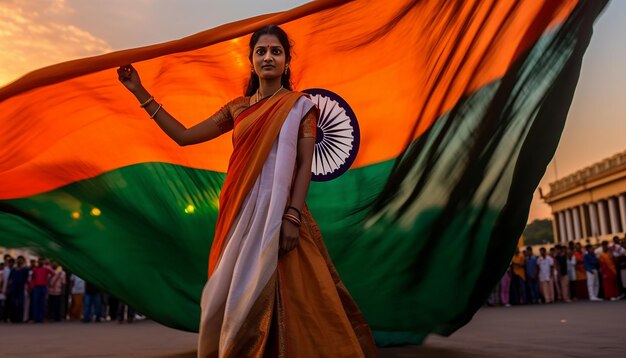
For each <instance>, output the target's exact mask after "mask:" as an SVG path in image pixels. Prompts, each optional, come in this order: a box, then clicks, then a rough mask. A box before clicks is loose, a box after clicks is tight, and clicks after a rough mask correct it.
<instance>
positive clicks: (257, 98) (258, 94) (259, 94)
mask: <svg viewBox="0 0 626 358" xmlns="http://www.w3.org/2000/svg"><path fill="white" fill-rule="evenodd" d="M281 89H283V86H280V88H279V89H277V90H276V92H274V93H272V95H271V96H270V98H269V99H272V97H274V95H275V94H276V93H278V91H280V90H281ZM262 99H265V98H261V92H259V90H258V89H257V90H256V102H255V103H259V101H261V100H262Z"/></svg>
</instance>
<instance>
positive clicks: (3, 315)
mask: <svg viewBox="0 0 626 358" xmlns="http://www.w3.org/2000/svg"><path fill="white" fill-rule="evenodd" d="M13 266H15V259H14V258H13V257H11V255H4V269H3V270H2V272H1V274H2V281H3V284H2V286H0V292H2V294H3V295H4V306H3V307H2V308H0V322H8V321H9V318H10V313H9V311H10V309H11V305H10V304H9V276H10V275H11V270H12V269H13Z"/></svg>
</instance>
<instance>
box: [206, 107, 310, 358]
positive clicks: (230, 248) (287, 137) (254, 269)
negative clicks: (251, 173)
mask: <svg viewBox="0 0 626 358" xmlns="http://www.w3.org/2000/svg"><path fill="white" fill-rule="evenodd" d="M311 107H313V103H312V102H311V101H310V100H309V99H307V98H306V97H301V98H300V99H298V101H297V102H296V103H295V105H294V106H293V108H292V109H291V111H290V112H289V114H288V115H287V118H286V119H285V122H284V124H283V126H282V128H281V131H280V134H279V135H278V139H277V140H276V142H275V143H274V145H273V146H272V150H271V151H270V154H269V156H268V158H267V160H266V161H265V163H264V165H263V168H262V169H261V173H260V174H259V177H258V178H257V180H256V182H255V184H254V186H253V187H252V189H251V190H250V192H249V193H248V195H247V196H246V198H245V200H244V202H243V204H242V207H241V209H240V211H239V214H238V216H237V219H236V220H235V223H234V224H233V226H232V227H231V228H230V230H229V233H228V237H227V244H226V246H225V248H224V251H223V253H222V256H221V257H220V259H219V262H218V264H217V267H216V269H215V271H214V272H213V275H212V276H211V277H210V279H209V280H208V281H207V283H206V285H205V286H204V290H203V292H202V300H201V318H200V334H199V337H198V357H206V356H208V355H209V354H214V353H215V351H218V352H219V353H220V354H219V356H220V357H222V354H223V353H222V352H224V351H225V350H226V348H227V347H229V346H230V345H231V344H232V341H233V339H234V337H235V336H236V335H237V332H238V331H239V329H240V328H241V325H242V323H243V321H244V319H245V318H246V316H247V315H248V312H249V311H250V308H251V307H252V305H253V304H254V303H255V301H256V299H257V298H258V297H259V294H260V293H261V291H262V290H263V288H264V287H265V286H266V284H267V283H268V282H269V279H270V278H271V277H272V275H273V274H274V272H275V271H276V267H277V264H278V249H279V246H278V245H279V236H280V226H281V223H282V216H283V214H284V211H285V206H286V205H287V200H288V198H289V193H290V190H291V181H292V179H293V173H294V168H295V162H296V153H297V144H298V130H299V127H300V121H301V120H302V118H303V117H304V115H305V114H306V113H307V112H308V111H309V110H310V109H311Z"/></svg>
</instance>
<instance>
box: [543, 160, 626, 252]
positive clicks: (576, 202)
mask: <svg viewBox="0 0 626 358" xmlns="http://www.w3.org/2000/svg"><path fill="white" fill-rule="evenodd" d="M543 200H544V201H545V202H546V203H547V204H548V205H550V207H551V209H552V216H553V219H552V225H553V229H554V235H555V241H556V242H558V243H567V242H569V241H578V240H589V241H590V242H591V243H599V242H601V241H602V240H610V239H611V238H612V237H613V236H615V235H618V236H620V237H623V235H624V233H625V232H626V151H624V152H622V153H619V154H616V155H614V156H612V157H610V158H607V159H604V160H603V161H601V162H598V163H595V164H593V165H591V166H589V167H586V168H584V169H582V170H579V171H577V172H576V173H574V174H571V175H568V176H567V177H565V178H562V179H559V180H557V181H555V182H553V183H550V192H549V193H548V194H547V195H545V196H543Z"/></svg>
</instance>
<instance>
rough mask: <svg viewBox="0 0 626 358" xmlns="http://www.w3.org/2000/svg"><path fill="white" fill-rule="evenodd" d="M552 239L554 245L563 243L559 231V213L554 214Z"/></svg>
mask: <svg viewBox="0 0 626 358" xmlns="http://www.w3.org/2000/svg"><path fill="white" fill-rule="evenodd" d="M552 237H553V238H554V243H555V244H556V243H559V242H561V232H560V230H559V213H552Z"/></svg>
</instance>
